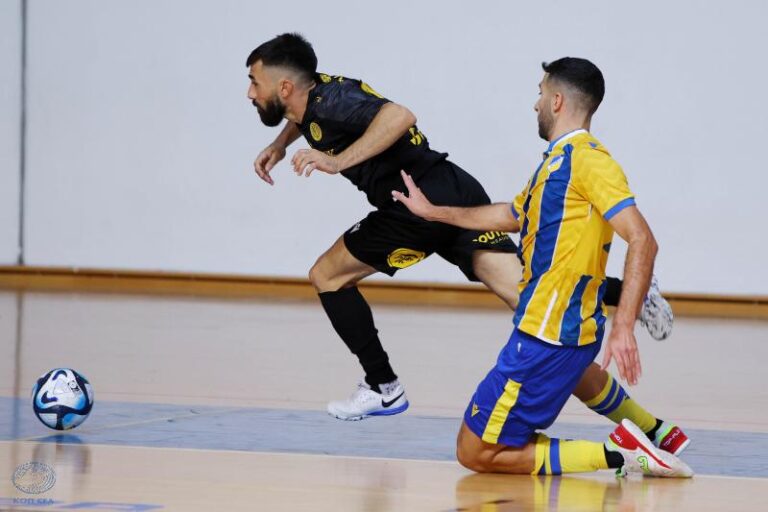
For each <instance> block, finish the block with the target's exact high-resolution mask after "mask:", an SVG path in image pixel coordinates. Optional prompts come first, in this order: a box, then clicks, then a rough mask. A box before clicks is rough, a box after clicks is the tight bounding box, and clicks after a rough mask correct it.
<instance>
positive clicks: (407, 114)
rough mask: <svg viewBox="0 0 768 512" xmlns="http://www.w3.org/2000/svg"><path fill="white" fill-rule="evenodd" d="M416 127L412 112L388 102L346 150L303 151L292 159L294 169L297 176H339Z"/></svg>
mask: <svg viewBox="0 0 768 512" xmlns="http://www.w3.org/2000/svg"><path fill="white" fill-rule="evenodd" d="M414 124H416V116H414V115H413V113H412V112H411V111H410V110H408V109H407V108H405V107H404V106H402V105H398V104H397V103H387V104H386V105H383V106H382V107H381V110H379V112H378V113H377V114H376V116H375V117H374V118H373V121H371V124H369V125H368V128H367V129H366V130H365V132H364V133H363V134H362V135H361V136H360V138H359V139H357V140H356V141H355V142H354V143H353V144H352V145H351V146H349V147H348V148H347V149H345V150H344V151H342V152H341V153H339V154H338V155H334V156H331V155H327V154H325V153H323V152H322V151H318V150H316V149H300V150H299V151H297V152H296V154H295V155H294V156H293V158H292V159H291V163H292V164H293V170H294V172H295V173H296V174H297V175H298V176H301V175H302V174H303V175H304V176H309V175H310V174H312V171H314V170H318V171H322V172H325V173H328V174H336V173H338V172H341V171H343V170H344V169H349V168H350V167H353V166H355V165H357V164H359V163H360V162H364V161H366V160H368V159H370V158H372V157H374V156H376V155H378V154H379V153H381V152H382V151H384V150H386V149H387V148H389V147H390V146H391V145H392V144H394V143H395V142H396V141H397V139H399V138H400V137H402V136H403V134H404V133H405V132H407V131H408V129H409V128H410V127H411V126H413V125H414Z"/></svg>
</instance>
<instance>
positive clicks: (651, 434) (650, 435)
mask: <svg viewBox="0 0 768 512" xmlns="http://www.w3.org/2000/svg"><path fill="white" fill-rule="evenodd" d="M662 423H664V422H663V421H661V420H660V419H659V418H656V425H655V426H654V427H653V428H652V429H651V430H649V431H648V432H646V433H645V435H647V436H648V439H650V440H651V441H653V440H654V439H656V432H658V431H659V429H660V428H661V424H662Z"/></svg>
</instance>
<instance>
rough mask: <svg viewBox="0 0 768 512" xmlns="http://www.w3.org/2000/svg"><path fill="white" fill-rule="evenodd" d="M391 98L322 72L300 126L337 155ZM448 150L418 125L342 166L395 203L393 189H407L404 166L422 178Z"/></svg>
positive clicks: (375, 197) (383, 201) (376, 199)
mask: <svg viewBox="0 0 768 512" xmlns="http://www.w3.org/2000/svg"><path fill="white" fill-rule="evenodd" d="M386 103H389V100H388V99H386V98H384V97H383V96H381V95H380V94H378V93H377V92H376V91H374V90H373V89H371V88H370V87H369V86H368V85H367V84H366V83H365V82H361V81H360V80H354V79H351V78H346V77H343V76H329V75H324V74H319V75H317V78H316V85H315V87H314V88H313V89H312V90H311V91H310V92H309V98H308V100H307V110H306V112H305V113H304V119H303V120H302V123H301V125H299V129H300V130H301V133H302V135H304V138H305V139H307V142H309V145H310V146H311V147H312V148H314V149H317V150H319V151H323V152H325V153H328V154H329V155H338V154H339V153H341V152H342V151H344V150H345V149H347V148H348V147H349V146H351V145H352V143H354V142H355V141H356V140H357V139H359V138H360V137H361V136H362V135H363V133H364V132H365V130H366V129H367V128H368V125H370V124H371V121H373V118H374V117H376V114H378V112H379V110H380V109H381V107H382V106H383V105H385V104H386ZM447 156H448V155H447V154H446V153H438V152H437V151H433V150H432V149H430V147H429V143H428V142H427V138H426V137H425V136H424V134H423V133H421V132H420V131H419V129H418V128H417V127H416V126H415V125H414V126H412V127H411V128H410V129H409V130H408V131H407V132H406V133H405V134H404V135H403V136H402V137H400V138H399V139H398V140H397V141H395V143H394V144H392V146H390V147H389V148H387V149H386V150H384V151H383V152H382V153H380V154H378V155H376V156H374V157H372V158H370V159H368V160H366V161H364V162H361V163H359V164H357V165H355V166H352V167H350V168H349V169H345V170H343V171H341V174H343V175H344V177H345V178H347V179H349V180H350V181H351V182H352V183H354V184H355V185H356V186H357V188H358V189H360V190H361V191H363V192H365V194H366V195H367V196H368V201H369V202H370V203H371V204H372V205H374V206H376V207H378V208H380V207H383V206H385V205H388V204H391V203H392V194H391V191H392V190H404V185H403V181H402V179H401V177H400V170H401V169H403V170H405V171H407V172H408V173H409V174H410V175H411V176H413V178H414V179H415V180H417V181H418V179H419V177H421V176H422V175H423V174H424V173H426V172H427V170H428V169H429V168H430V167H432V166H433V165H434V164H435V163H437V162H440V161H442V160H444V159H445V158H446V157H447Z"/></svg>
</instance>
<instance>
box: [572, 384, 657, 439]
mask: <svg viewBox="0 0 768 512" xmlns="http://www.w3.org/2000/svg"><path fill="white" fill-rule="evenodd" d="M584 404H585V405H586V406H587V407H589V408H590V409H592V410H593V411H595V412H596V413H598V414H602V415H603V416H605V417H607V418H608V419H610V420H611V421H613V422H614V423H621V420H623V419H624V418H627V419H629V420H630V421H631V422H632V423H634V424H635V425H637V426H638V427H640V430H642V431H643V432H650V431H651V430H653V427H655V426H656V417H655V416H654V415H653V414H651V413H649V412H648V411H646V410H645V409H643V408H642V407H640V404H638V403H637V402H635V401H634V400H632V399H631V398H630V397H629V395H628V394H627V392H626V391H624V388H623V387H621V384H619V383H618V382H617V381H616V380H615V379H614V378H613V376H612V375H608V380H607V381H606V383H605V387H604V388H603V390H602V391H601V392H600V393H598V395H597V396H596V397H595V398H593V399H592V400H587V401H586V402H584Z"/></svg>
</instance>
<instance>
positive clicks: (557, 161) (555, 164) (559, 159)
mask: <svg viewBox="0 0 768 512" xmlns="http://www.w3.org/2000/svg"><path fill="white" fill-rule="evenodd" d="M561 165H563V155H558V156H556V157H555V158H553V159H552V161H551V162H549V165H548V166H547V170H548V171H549V172H550V173H553V172H555V171H557V170H558V169H560V166H561Z"/></svg>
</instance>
